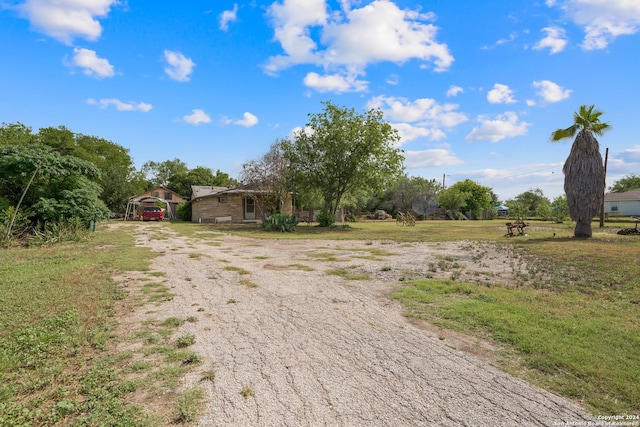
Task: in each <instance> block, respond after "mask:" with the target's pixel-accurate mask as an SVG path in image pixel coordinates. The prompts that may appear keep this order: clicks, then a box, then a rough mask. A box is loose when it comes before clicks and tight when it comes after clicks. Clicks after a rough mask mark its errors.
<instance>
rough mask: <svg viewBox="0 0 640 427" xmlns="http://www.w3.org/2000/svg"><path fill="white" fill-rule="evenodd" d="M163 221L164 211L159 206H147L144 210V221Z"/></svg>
mask: <svg viewBox="0 0 640 427" xmlns="http://www.w3.org/2000/svg"><path fill="white" fill-rule="evenodd" d="M163 219H164V214H163V212H162V209H161V208H159V207H157V206H146V207H145V208H144V209H142V220H143V221H162V220H163Z"/></svg>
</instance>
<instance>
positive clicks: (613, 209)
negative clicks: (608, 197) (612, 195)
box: [611, 202, 618, 212]
mask: <svg viewBox="0 0 640 427" xmlns="http://www.w3.org/2000/svg"><path fill="white" fill-rule="evenodd" d="M617 211H618V202H611V212H617Z"/></svg>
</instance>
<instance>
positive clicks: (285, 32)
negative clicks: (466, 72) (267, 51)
mask: <svg viewBox="0 0 640 427" xmlns="http://www.w3.org/2000/svg"><path fill="white" fill-rule="evenodd" d="M268 14H269V16H270V17H271V21H272V25H273V27H274V38H275V40H276V41H278V42H279V43H280V45H281V47H282V49H283V51H284V53H283V54H282V55H277V56H272V57H270V58H269V60H268V62H267V63H266V64H265V65H264V70H265V72H266V73H268V74H276V73H278V72H279V71H281V70H283V69H285V68H288V67H291V66H295V65H298V64H312V65H317V66H322V67H323V68H324V69H325V70H329V72H330V74H331V75H336V74H337V75H341V76H343V78H344V79H348V78H353V77H351V76H358V75H363V74H364V71H365V69H366V67H367V66H369V65H370V64H374V63H379V62H387V61H390V62H395V63H398V64H401V63H404V62H406V61H409V60H412V59H418V60H421V61H423V62H424V63H429V64H433V66H434V69H435V70H436V71H445V70H447V69H448V68H449V67H450V66H451V64H452V63H453V60H454V59H453V56H451V54H450V52H449V48H448V47H447V45H445V44H442V43H439V42H438V41H437V40H436V33H437V28H436V27H435V26H434V25H433V24H431V23H430V22H429V21H432V20H433V18H434V15H433V14H431V13H426V14H425V13H419V12H417V11H413V10H401V9H400V8H398V6H397V5H396V4H395V3H394V2H391V1H387V0H374V1H372V2H370V3H369V4H367V5H366V6H364V7H362V8H352V7H351V2H348V1H342V2H341V10H340V11H331V10H329V8H328V6H327V2H326V0H281V1H276V2H274V3H273V4H272V5H271V6H270V7H269V10H268ZM318 88H324V86H323V85H319V86H318ZM348 88H349V90H353V88H352V87H348Z"/></svg>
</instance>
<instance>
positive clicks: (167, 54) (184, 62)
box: [164, 49, 196, 82]
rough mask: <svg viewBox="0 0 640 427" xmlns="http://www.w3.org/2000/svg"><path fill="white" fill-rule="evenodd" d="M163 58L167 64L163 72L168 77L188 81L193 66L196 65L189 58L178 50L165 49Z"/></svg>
mask: <svg viewBox="0 0 640 427" xmlns="http://www.w3.org/2000/svg"><path fill="white" fill-rule="evenodd" d="M164 59H165V61H167V64H168V65H167V66H166V67H164V72H165V73H167V75H168V76H169V77H171V78H172V79H173V80H176V81H179V82H188V81H189V79H190V78H191V72H192V71H193V67H195V66H196V64H195V63H194V62H193V61H192V60H191V58H187V57H185V56H184V55H183V54H182V53H180V52H174V51H171V50H167V49H165V51H164Z"/></svg>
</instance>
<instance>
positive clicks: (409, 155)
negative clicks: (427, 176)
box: [403, 148, 464, 169]
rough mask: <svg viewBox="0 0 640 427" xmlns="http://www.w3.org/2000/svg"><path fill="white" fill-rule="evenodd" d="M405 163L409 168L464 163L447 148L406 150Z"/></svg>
mask: <svg viewBox="0 0 640 427" xmlns="http://www.w3.org/2000/svg"><path fill="white" fill-rule="evenodd" d="M403 154H404V158H405V160H404V164H405V166H406V167H407V169H419V168H428V167H438V166H453V165H459V164H462V163H464V162H463V161H462V160H461V159H459V158H458V157H457V156H456V155H455V154H454V153H453V152H452V151H451V150H449V149H447V148H434V149H429V150H423V151H408V150H405V151H404V153H403Z"/></svg>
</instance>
